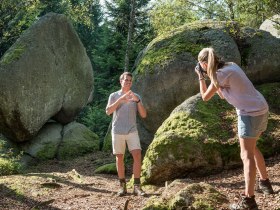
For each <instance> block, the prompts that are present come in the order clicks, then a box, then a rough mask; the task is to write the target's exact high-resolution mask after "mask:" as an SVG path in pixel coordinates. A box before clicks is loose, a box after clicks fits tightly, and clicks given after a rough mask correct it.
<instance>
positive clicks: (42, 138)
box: [22, 122, 63, 165]
mask: <svg viewBox="0 0 280 210" xmlns="http://www.w3.org/2000/svg"><path fill="white" fill-rule="evenodd" d="M62 130H63V126H62V125H61V124H59V123H55V122H51V123H46V124H45V125H44V126H43V128H42V129H41V130H40V131H39V133H38V135H37V136H36V137H35V138H33V139H32V140H31V141H28V142H26V143H22V149H23V151H24V154H25V155H24V156H23V159H22V162H23V163H24V164H27V165H28V164H29V163H28V162H31V160H32V159H36V160H40V161H42V160H49V159H53V158H55V157H56V154H57V151H58V146H59V145H60V143H61V140H62ZM30 158H31V159H30Z"/></svg>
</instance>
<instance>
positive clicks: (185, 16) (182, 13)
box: [149, 0, 197, 35]
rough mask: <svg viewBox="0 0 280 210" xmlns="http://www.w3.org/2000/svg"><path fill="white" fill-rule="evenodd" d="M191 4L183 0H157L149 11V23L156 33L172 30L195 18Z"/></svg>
mask: <svg viewBox="0 0 280 210" xmlns="http://www.w3.org/2000/svg"><path fill="white" fill-rule="evenodd" d="M192 7H193V4H192V3H191V2H189V1H185V0H175V1H174V0H159V1H156V2H155V4H154V7H153V9H152V10H151V11H150V12H149V16H150V19H151V24H152V26H153V29H154V31H155V33H156V34H157V35H160V34H163V33H165V32H168V31H171V30H174V29H175V28H177V27H179V26H181V25H184V24H185V23H188V22H192V21H194V20H197V17H196V15H195V13H194V12H193V10H192V9H191V8H192Z"/></svg>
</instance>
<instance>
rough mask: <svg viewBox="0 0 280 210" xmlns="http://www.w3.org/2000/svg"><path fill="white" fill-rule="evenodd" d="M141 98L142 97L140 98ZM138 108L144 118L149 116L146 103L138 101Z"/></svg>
mask: <svg viewBox="0 0 280 210" xmlns="http://www.w3.org/2000/svg"><path fill="white" fill-rule="evenodd" d="M139 100H140V99H139ZM137 110H138V112H139V115H140V116H141V117H142V118H146V117H147V111H146V109H145V107H144V105H143V104H142V101H140V102H138V103H137Z"/></svg>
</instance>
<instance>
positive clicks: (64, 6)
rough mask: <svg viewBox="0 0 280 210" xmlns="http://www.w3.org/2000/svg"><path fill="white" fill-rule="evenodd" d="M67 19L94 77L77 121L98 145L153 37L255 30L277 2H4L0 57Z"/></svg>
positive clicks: (276, 10) (278, 8)
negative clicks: (34, 29) (227, 28)
mask: <svg viewBox="0 0 280 210" xmlns="http://www.w3.org/2000/svg"><path fill="white" fill-rule="evenodd" d="M49 12H55V13H59V14H64V15H66V16H67V17H68V18H69V19H70V20H71V21H72V23H73V25H74V27H75V29H76V31H77V32H78V34H79V37H80V39H81V40H82V43H83V44H84V46H85V48H86V52H87V54H88V56H89V58H90V60H91V63H92V66H93V71H94V97H93V101H92V102H91V104H89V105H88V106H87V107H86V108H85V109H84V110H83V111H82V113H81V114H80V115H79V117H78V118H77V121H79V122H81V123H83V124H84V125H86V126H87V127H89V128H90V129H91V130H92V131H93V132H95V133H96V134H97V135H98V136H99V138H100V140H101V143H102V139H103V138H104V136H105V134H106V132H107V129H108V125H109V123H110V121H111V118H110V117H108V116H107V115H106V114H105V106H106V103H107V99H108V96H109V94H110V93H111V92H113V91H116V90H117V89H118V88H119V82H118V78H119V75H120V74H121V72H123V71H130V72H133V70H134V69H135V66H134V64H135V60H136V58H137V55H138V54H139V53H140V52H141V51H142V50H143V49H144V48H145V47H146V46H147V44H148V43H149V42H151V41H152V40H153V39H154V38H155V37H156V36H158V35H160V34H163V33H166V32H168V31H172V30H173V29H175V28H177V27H179V26H181V25H184V24H186V23H191V22H193V21H197V20H205V19H211V20H220V21H236V22H238V23H240V24H241V25H243V26H250V27H253V28H259V26H260V25H261V23H262V22H263V21H264V20H265V19H268V18H270V17H272V16H273V15H275V14H279V13H280V4H279V1H277V0H249V1H248V0H237V1H234V0H214V1H209V0H192V1H188V0H156V1H153V0H105V1H104V0H103V1H100V0H26V1H21V0H2V1H1V5H0V16H1V17H0V28H1V31H0V57H1V56H2V55H3V54H4V53H5V52H6V51H7V50H8V49H9V47H10V46H11V45H12V44H13V43H14V42H15V41H16V40H17V38H18V37H19V36H20V35H21V34H22V33H23V32H24V31H25V30H26V29H27V28H28V27H29V26H31V25H32V24H33V23H34V21H36V20H37V19H38V18H40V17H41V16H43V15H45V14H47V13H49Z"/></svg>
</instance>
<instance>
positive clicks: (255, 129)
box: [238, 112, 268, 138]
mask: <svg viewBox="0 0 280 210" xmlns="http://www.w3.org/2000/svg"><path fill="white" fill-rule="evenodd" d="M267 121H268V112H267V113H265V114H263V115H259V116H249V115H239V116H238V136H239V137H240V138H256V137H259V135H260V134H261V133H262V132H264V131H265V130H266V128H267Z"/></svg>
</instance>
